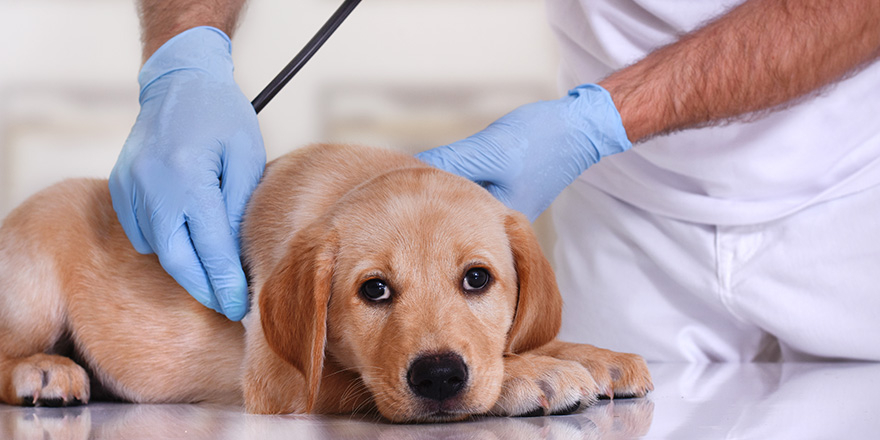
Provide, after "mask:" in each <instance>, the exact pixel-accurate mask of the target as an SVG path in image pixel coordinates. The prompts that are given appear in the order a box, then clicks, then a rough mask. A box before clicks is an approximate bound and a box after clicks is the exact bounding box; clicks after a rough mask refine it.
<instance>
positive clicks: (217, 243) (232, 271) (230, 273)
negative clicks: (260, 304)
mask: <svg viewBox="0 0 880 440" xmlns="http://www.w3.org/2000/svg"><path fill="white" fill-rule="evenodd" d="M206 197H207V199H204V200H201V201H200V205H199V207H198V209H195V210H192V212H193V213H194V214H193V215H190V216H188V217H187V225H188V226H189V233H190V238H191V239H192V245H193V247H195V253H196V254H197V255H198V259H199V260H200V261H201V267H202V268H204V273H205V274H207V279H208V281H209V284H210V287H211V289H212V291H213V293H214V297H215V298H216V300H217V301H218V302H219V303H220V310H221V312H222V313H223V314H224V315H226V317H227V318H229V319H231V320H233V321H238V320H241V318H243V317H244V314H245V313H246V312H247V280H246V279H245V276H244V270H242V268H241V258H240V257H239V250H238V236H237V234H236V233H235V231H233V229H232V227H231V226H230V224H229V218H228V217H227V213H226V204H225V203H224V200H223V195H222V194H221V193H220V191H219V187H215V190H214V191H211V192H210V194H209V195H207V196H206Z"/></svg>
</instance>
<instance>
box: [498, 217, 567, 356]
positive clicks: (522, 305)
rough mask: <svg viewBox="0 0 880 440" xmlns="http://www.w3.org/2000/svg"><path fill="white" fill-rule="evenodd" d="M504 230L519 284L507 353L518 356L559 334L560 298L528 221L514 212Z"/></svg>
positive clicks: (547, 264)
mask: <svg viewBox="0 0 880 440" xmlns="http://www.w3.org/2000/svg"><path fill="white" fill-rule="evenodd" d="M505 227H506V229H507V237H508V239H509V240H510V248H511V252H513V261H514V265H515V267H516V276H517V280H518V283H519V292H518V296H517V301H516V312H515V315H514V317H513V325H511V327H510V332H509V333H508V336H507V352H508V353H522V352H525V351H529V350H532V349H535V348H538V347H540V346H542V345H544V344H546V343H548V342H550V341H551V340H553V338H555V337H556V335H557V334H558V333H559V326H560V325H561V322H562V296H561V295H560V294H559V287H558V286H557V285H556V277H555V276H554V274H553V269H552V268H551V267H550V262H548V261H547V258H546V257H545V256H544V252H543V251H542V250H541V246H540V244H538V238H537V237H536V236H535V232H534V231H533V230H532V226H531V224H529V221H528V219H527V218H526V217H525V216H524V215H522V214H520V213H518V212H517V213H511V214H510V215H509V216H508V217H507V219H506V223H505Z"/></svg>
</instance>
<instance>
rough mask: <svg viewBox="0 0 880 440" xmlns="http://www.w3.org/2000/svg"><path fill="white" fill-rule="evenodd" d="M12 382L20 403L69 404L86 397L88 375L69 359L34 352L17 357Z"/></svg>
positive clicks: (87, 394)
mask: <svg viewBox="0 0 880 440" xmlns="http://www.w3.org/2000/svg"><path fill="white" fill-rule="evenodd" d="M12 386H13V389H14V391H15V395H16V396H17V397H18V398H19V402H20V404H21V405H23V406H53V407H57V406H71V405H80V404H83V403H87V402H88V400H89V377H88V375H87V374H86V371H85V370H84V369H83V368H82V367H80V366H79V365H77V364H76V363H74V362H73V361H72V360H70V359H68V358H65V357H62V356H54V355H46V354H37V355H34V356H31V357H28V358H26V359H23V360H21V361H19V362H18V363H17V364H16V365H15V366H14V367H13V370H12Z"/></svg>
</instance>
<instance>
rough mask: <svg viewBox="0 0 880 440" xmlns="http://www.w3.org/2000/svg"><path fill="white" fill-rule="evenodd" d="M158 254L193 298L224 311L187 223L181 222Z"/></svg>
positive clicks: (159, 249) (163, 264) (221, 311)
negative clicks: (200, 258) (192, 239)
mask: <svg viewBox="0 0 880 440" xmlns="http://www.w3.org/2000/svg"><path fill="white" fill-rule="evenodd" d="M156 255H157V256H158V257H159V262H160V263H161V264H162V267H163V268H164V269H165V271H166V272H168V274H169V275H171V276H172V277H173V278H174V280H175V281H177V284H180V285H181V286H182V287H183V288H184V289H186V291H187V292H189V294H190V295H192V297H193V298H195V299H196V300H197V301H198V302H200V303H202V304H203V305H204V306H205V307H208V308H210V309H213V310H215V311H217V312H220V313H223V310H222V308H221V307H220V303H219V302H218V301H217V298H215V296H214V290H213V289H212V288H211V284H210V282H209V281H208V276H207V274H206V273H205V270H204V269H203V268H202V263H201V262H200V261H199V256H198V255H197V254H196V250H195V248H193V243H192V241H191V240H190V234H189V230H188V229H187V225H186V224H180V225H179V226H178V227H177V228H176V229H175V230H174V231H172V232H171V235H170V236H169V237H168V239H167V241H165V242H163V244H162V245H161V246H159V248H158V249H157V250H156Z"/></svg>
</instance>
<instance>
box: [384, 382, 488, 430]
mask: <svg viewBox="0 0 880 440" xmlns="http://www.w3.org/2000/svg"><path fill="white" fill-rule="evenodd" d="M493 391H494V392H493ZM500 392H501V387H500V384H499V386H498V390H485V389H473V388H472V389H470V390H468V391H466V392H465V393H464V394H462V395H461V396H459V397H456V398H450V399H447V400H444V401H436V400H430V399H425V398H421V397H417V396H413V395H412V394H410V393H408V392H407V393H400V394H399V395H398V396H387V395H386V396H385V397H386V398H385V399H379V398H377V396H376V395H374V400H375V403H376V408H377V409H378V410H379V413H380V414H381V415H382V417H385V418H386V419H388V420H390V421H391V422H393V423H443V422H458V421H462V420H465V419H467V418H469V417H471V416H475V415H479V414H486V413H488V412H489V410H490V409H492V406H493V405H494V403H495V399H492V398H491V396H498V395H499V394H500Z"/></svg>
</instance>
